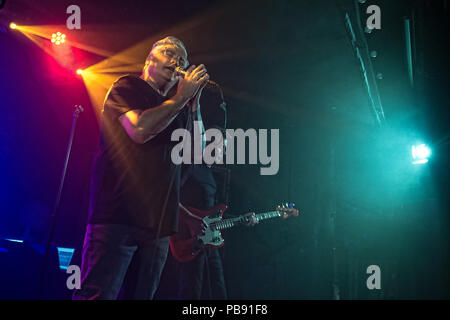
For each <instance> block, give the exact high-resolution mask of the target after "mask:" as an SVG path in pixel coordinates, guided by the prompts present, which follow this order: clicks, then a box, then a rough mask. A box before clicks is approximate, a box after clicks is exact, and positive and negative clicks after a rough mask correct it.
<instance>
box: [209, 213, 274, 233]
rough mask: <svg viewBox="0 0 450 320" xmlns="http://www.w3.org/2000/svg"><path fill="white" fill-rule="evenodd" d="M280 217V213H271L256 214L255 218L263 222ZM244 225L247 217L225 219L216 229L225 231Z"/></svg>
mask: <svg viewBox="0 0 450 320" xmlns="http://www.w3.org/2000/svg"><path fill="white" fill-rule="evenodd" d="M280 215H281V214H280V212H278V211H269V212H262V213H257V214H255V218H256V220H257V221H262V220H266V219H271V218H275V217H279V216H280ZM244 223H246V218H245V216H243V215H241V216H239V217H236V218H229V219H223V220H221V221H219V222H217V223H215V227H216V229H218V230H223V229H228V228H232V227H234V226H236V225H239V224H244Z"/></svg>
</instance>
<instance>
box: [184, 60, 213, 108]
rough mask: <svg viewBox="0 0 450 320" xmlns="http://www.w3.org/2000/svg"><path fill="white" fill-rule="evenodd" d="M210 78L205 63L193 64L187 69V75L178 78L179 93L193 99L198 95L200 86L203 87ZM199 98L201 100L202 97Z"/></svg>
mask: <svg viewBox="0 0 450 320" xmlns="http://www.w3.org/2000/svg"><path fill="white" fill-rule="evenodd" d="M208 80H209V74H207V73H206V68H205V66H204V65H203V64H201V65H199V66H198V67H195V66H194V65H192V66H190V67H189V68H188V69H187V70H186V74H185V76H184V77H180V79H179V80H178V89H177V95H180V96H182V97H183V98H185V99H186V100H191V99H192V98H194V97H195V96H196V94H197V93H198V91H199V90H200V88H201V89H203V87H204V86H205V85H206V83H207V82H208ZM200 94H201V93H200ZM198 100H200V97H198Z"/></svg>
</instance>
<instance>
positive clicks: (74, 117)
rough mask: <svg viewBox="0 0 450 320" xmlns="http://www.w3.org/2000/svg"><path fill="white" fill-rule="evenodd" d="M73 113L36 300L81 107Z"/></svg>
mask: <svg viewBox="0 0 450 320" xmlns="http://www.w3.org/2000/svg"><path fill="white" fill-rule="evenodd" d="M75 107H76V108H75V111H74V113H73V121H72V129H71V131H70V136H69V143H68V145H67V151H66V158H65V160H64V166H63V170H62V173H61V180H60V183H59V188H58V194H57V196H56V200H55V203H54V205H53V211H52V215H51V218H50V219H51V221H50V230H49V233H48V236H47V245H46V248H45V255H44V261H43V264H42V270H41V276H40V281H39V286H38V291H37V299H40V298H41V297H42V293H43V288H44V280H45V271H46V269H47V265H48V260H49V256H50V248H51V243H52V238H53V234H54V232H55V226H56V221H57V218H58V215H57V213H58V209H59V204H60V202H61V194H62V190H63V187H64V180H65V178H66V172H67V165H68V163H69V157H70V151H71V149H72V142H73V137H74V135H75V128H76V125H77V120H78V116H79V115H80V113H81V112H83V111H84V109H83V107H82V106H80V105H78V106H75Z"/></svg>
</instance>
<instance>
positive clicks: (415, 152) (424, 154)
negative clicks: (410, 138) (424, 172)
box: [411, 144, 431, 164]
mask: <svg viewBox="0 0 450 320" xmlns="http://www.w3.org/2000/svg"><path fill="white" fill-rule="evenodd" d="M411 151H412V158H413V164H424V163H427V162H428V158H429V157H430V155H431V149H430V148H428V147H427V146H426V145H425V144H419V145H416V146H412V147H411Z"/></svg>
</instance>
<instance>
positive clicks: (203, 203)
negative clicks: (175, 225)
mask: <svg viewBox="0 0 450 320" xmlns="http://www.w3.org/2000/svg"><path fill="white" fill-rule="evenodd" d="M183 170H184V178H185V179H186V182H185V183H184V184H183V186H182V188H181V193H180V199H181V203H182V204H183V206H185V207H186V206H191V207H194V208H198V209H201V210H208V209H211V208H212V207H214V205H215V201H214V200H215V194H216V189H217V186H216V182H215V180H214V177H213V174H212V170H211V168H210V167H208V166H207V165H205V164H201V165H191V166H189V167H188V166H185V167H184V168H183ZM182 214H187V213H186V212H184V210H182V209H180V215H182ZM247 215H248V220H249V222H248V225H254V224H256V223H257V220H256V218H255V214H254V213H249V214H247ZM179 232H189V231H188V230H187V226H186V225H183V224H182V223H181V224H180V226H179ZM179 272H180V274H179V279H180V284H179V292H178V296H179V298H180V299H183V300H198V299H208V298H209V299H214V300H220V299H227V290H226V286H225V278H224V272H223V265H222V259H221V257H220V254H219V250H217V249H211V248H203V249H202V250H201V252H200V253H199V254H198V255H197V256H196V257H195V258H194V259H193V260H191V261H189V262H184V263H179ZM204 283H205V284H206V288H207V292H206V294H205V293H203V295H202V288H203V285H204Z"/></svg>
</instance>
